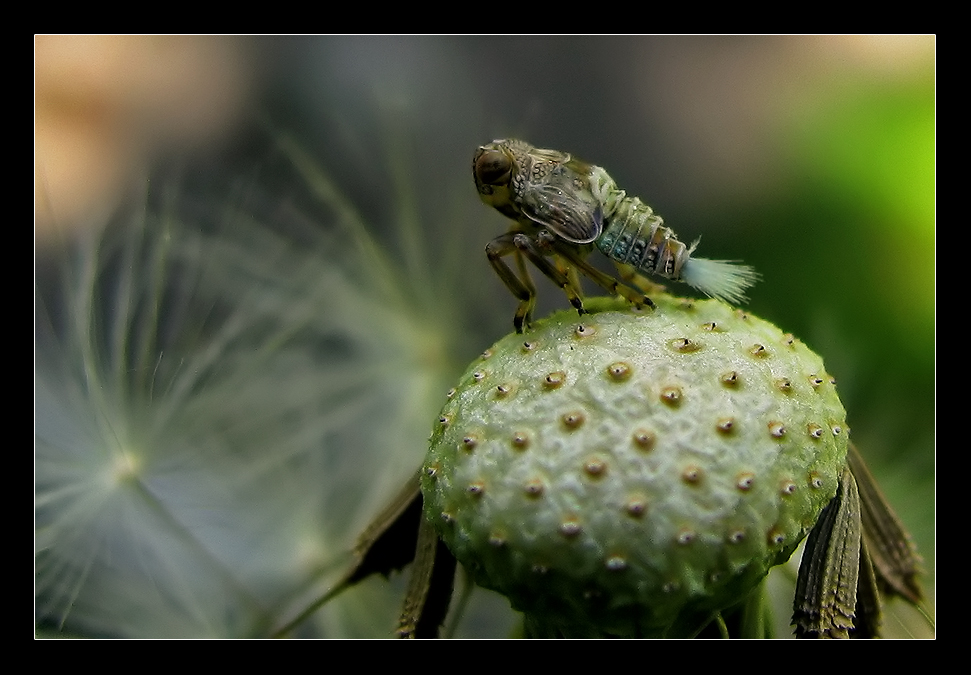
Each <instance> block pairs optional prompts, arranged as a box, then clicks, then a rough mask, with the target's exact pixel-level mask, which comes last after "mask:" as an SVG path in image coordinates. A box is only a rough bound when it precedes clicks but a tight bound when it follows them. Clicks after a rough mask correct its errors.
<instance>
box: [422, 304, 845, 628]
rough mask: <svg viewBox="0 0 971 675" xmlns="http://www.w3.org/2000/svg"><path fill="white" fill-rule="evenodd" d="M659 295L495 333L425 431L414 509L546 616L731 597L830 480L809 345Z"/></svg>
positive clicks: (840, 438)
mask: <svg viewBox="0 0 971 675" xmlns="http://www.w3.org/2000/svg"><path fill="white" fill-rule="evenodd" d="M656 302H657V309H656V310H655V311H652V312H644V313H637V312H634V311H633V310H630V309H628V308H626V306H624V305H622V304H618V303H615V302H613V301H606V300H604V301H597V302H591V301H587V304H588V306H589V307H590V308H591V309H594V310H595V311H594V313H593V314H591V315H589V316H583V317H581V318H579V319H578V317H577V316H576V314H575V313H572V312H567V311H563V312H558V313H556V314H554V315H552V316H551V317H549V318H548V319H547V320H545V321H540V322H537V324H536V326H535V329H534V330H533V331H531V332H530V333H529V334H527V335H526V336H523V335H509V336H507V337H505V338H503V339H502V340H500V341H499V342H497V343H496V344H495V345H494V346H493V347H491V348H490V349H489V350H487V351H486V352H485V353H484V354H483V355H482V357H480V358H479V359H478V360H476V361H475V362H474V363H473V364H472V365H471V366H470V367H469V369H468V371H467V372H466V373H465V375H464V376H463V377H462V379H461V381H460V383H459V385H458V386H457V387H456V388H455V390H454V392H451V396H450V398H449V400H448V401H447V403H446V404H445V407H444V408H443V409H442V413H441V416H440V418H439V420H438V423H437V424H436V426H435V429H434V431H433V433H432V437H431V448H430V450H429V453H428V456H427V458H426V461H425V464H424V471H423V474H422V493H423V496H424V505H425V507H424V508H425V515H426V518H428V519H429V520H431V521H432V522H434V523H435V524H436V527H437V529H438V531H439V533H440V535H441V537H442V538H443V540H444V541H445V542H446V544H447V545H448V546H449V548H450V549H451V551H452V552H453V554H454V555H455V556H456V558H457V559H458V560H459V561H460V562H461V563H462V564H463V565H464V566H465V568H466V569H467V570H468V571H469V572H470V573H471V574H472V575H473V576H474V578H475V580H476V581H477V583H479V584H480V585H482V586H485V587H488V588H492V589H495V590H496V591H498V592H500V593H503V594H504V595H506V596H507V597H508V598H509V599H510V602H511V603H512V605H513V607H515V608H516V609H519V610H522V611H524V612H526V613H527V616H528V617H529V619H530V620H531V621H533V622H534V623H537V622H538V623H539V624H540V625H542V626H543V627H544V630H549V631H553V632H556V633H558V634H563V635H571V634H572V635H604V634H611V635H658V634H664V633H665V631H667V630H669V629H670V628H671V627H672V626H674V625H677V624H678V623H679V622H684V621H689V619H688V618H687V617H693V616H699V613H701V615H703V614H704V613H710V612H712V611H717V610H721V609H724V608H726V607H729V606H731V605H733V604H735V603H737V602H739V601H740V600H742V599H744V597H745V595H746V594H747V593H748V592H749V591H750V590H751V588H752V587H753V586H754V585H756V584H757V583H758V582H759V581H760V580H761V579H762V578H763V577H764V576H765V574H766V573H767V572H768V570H769V568H770V567H772V566H773V565H777V564H779V563H781V562H784V561H785V560H787V559H788V557H789V556H790V555H791V553H792V551H793V550H794V549H795V547H796V545H797V544H798V543H799V542H800V541H801V540H802V538H803V537H804V536H805V535H806V533H807V532H808V531H809V530H810V529H811V528H812V526H813V525H814V523H815V522H816V518H817V517H818V515H819V512H820V511H821V510H822V508H823V507H824V506H825V505H826V504H827V503H828V502H829V500H830V499H831V498H832V497H833V495H834V494H835V492H836V488H837V482H838V479H839V476H840V473H841V472H842V469H843V467H844V465H845V461H846V451H847V442H848V440H847V436H848V429H847V426H846V421H845V411H844V409H843V406H842V404H841V403H840V400H839V398H838V397H837V395H836V391H835V386H834V381H833V379H832V378H831V377H830V376H829V375H828V374H826V372H825V369H824V367H823V363H822V359H820V357H819V356H817V355H816V354H814V353H813V352H812V351H810V350H809V349H808V348H807V347H806V346H805V345H804V344H802V343H801V342H800V341H798V340H796V339H794V338H793V337H792V336H791V335H786V334H783V333H782V331H780V330H779V329H778V328H776V327H775V326H774V325H772V324H770V323H768V322H766V321H762V320H761V319H757V318H756V317H754V316H751V315H749V314H746V313H744V312H740V311H738V310H734V309H732V308H731V307H728V306H727V305H725V304H723V303H721V302H717V301H700V302H699V301H690V302H689V301H683V300H680V299H676V298H671V297H667V296H660V297H658V298H656ZM597 309H599V310H600V311H596V310H597Z"/></svg>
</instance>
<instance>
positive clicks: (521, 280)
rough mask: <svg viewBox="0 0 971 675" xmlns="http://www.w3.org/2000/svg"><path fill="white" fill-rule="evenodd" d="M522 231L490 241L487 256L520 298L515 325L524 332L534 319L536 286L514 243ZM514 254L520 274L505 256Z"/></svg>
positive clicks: (519, 331) (511, 291)
mask: <svg viewBox="0 0 971 675" xmlns="http://www.w3.org/2000/svg"><path fill="white" fill-rule="evenodd" d="M516 236H520V233H514V232H507V233H506V234H503V235H500V236H498V237H496V238H495V239H493V240H492V241H490V242H489V243H488V244H487V245H486V256H487V257H488V258H489V264H490V265H492V269H494V270H495V272H496V274H498V275H499V278H500V279H502V283H504V284H505V285H506V288H508V289H509V292H510V293H512V294H513V295H514V296H516V297H517V298H518V299H519V307H517V308H516V315H515V317H513V326H515V328H516V332H517V333H522V332H523V328H524V327H527V326H529V324H530V323H531V322H532V319H533V305H534V304H535V302H536V287H535V286H534V285H533V280H532V279H531V278H530V276H529V271H528V270H527V269H526V265H525V264H523V258H522V254H521V253H520V249H519V248H518V247H517V246H516V244H515V243H514V241H513V240H514V238H515V237H516ZM509 254H514V255H515V257H516V265H517V267H518V269H519V276H516V273H515V272H513V271H512V269H511V268H510V267H509V265H507V264H506V262H505V261H504V260H503V257H505V256H507V255H509Z"/></svg>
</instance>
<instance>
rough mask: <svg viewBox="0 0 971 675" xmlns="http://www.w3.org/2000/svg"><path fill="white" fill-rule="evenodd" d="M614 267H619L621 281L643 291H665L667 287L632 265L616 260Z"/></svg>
mask: <svg viewBox="0 0 971 675" xmlns="http://www.w3.org/2000/svg"><path fill="white" fill-rule="evenodd" d="M614 267H616V268H617V274H618V275H619V276H620V279H621V281H623V282H624V283H625V284H627V285H628V286H631V287H633V288H636V289H638V290H639V291H641V292H642V293H646V294H652V293H663V292H664V291H665V289H666V287H665V286H664V285H663V284H659V283H656V282H654V281H651V280H650V279H648V278H647V277H645V276H644V275H643V274H641V273H640V272H638V271H637V269H635V268H634V267H633V266H632V265H628V264H626V263H621V262H617V261H616V260H615V261H614Z"/></svg>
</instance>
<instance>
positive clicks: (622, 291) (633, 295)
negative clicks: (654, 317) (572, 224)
mask: <svg viewBox="0 0 971 675" xmlns="http://www.w3.org/2000/svg"><path fill="white" fill-rule="evenodd" d="M550 245H551V246H552V247H553V249H554V250H555V251H556V253H557V254H558V255H560V256H563V257H564V258H565V259H566V260H567V262H569V263H570V264H571V265H573V266H574V267H576V268H577V269H578V270H580V272H582V273H583V274H584V275H585V276H587V277H588V278H589V279H591V280H592V281H593V282H594V283H595V284H597V285H598V286H600V287H601V288H603V289H604V290H605V291H607V292H608V293H610V294H611V295H619V296H621V297H623V298H624V299H625V300H627V301H628V302H629V303H631V304H632V305H634V306H635V307H638V308H640V307H653V306H654V303H653V302H652V301H651V299H650V298H649V297H647V296H646V295H643V294H641V293H638V292H637V291H635V290H634V289H633V288H630V287H629V286H625V285H624V284H622V283H620V282H619V281H617V280H616V279H614V278H613V277H612V276H610V275H609V274H605V273H604V272H601V271H600V270H598V269H597V268H596V267H594V266H593V265H591V264H590V263H588V262H587V261H585V260H583V259H582V258H581V257H580V256H578V255H577V254H576V252H575V251H573V250H572V249H571V248H570V247H569V245H564V244H563V243H561V242H560V241H553V242H551V244H550Z"/></svg>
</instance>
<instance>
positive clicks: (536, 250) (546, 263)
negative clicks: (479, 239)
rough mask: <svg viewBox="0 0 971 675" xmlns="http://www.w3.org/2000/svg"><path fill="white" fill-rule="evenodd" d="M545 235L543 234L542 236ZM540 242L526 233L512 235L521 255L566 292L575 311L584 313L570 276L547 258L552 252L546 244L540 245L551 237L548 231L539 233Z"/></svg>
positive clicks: (580, 299) (581, 301)
mask: <svg viewBox="0 0 971 675" xmlns="http://www.w3.org/2000/svg"><path fill="white" fill-rule="evenodd" d="M544 235H545V236H544ZM539 236H540V242H537V240H536V239H533V238H532V237H530V236H529V235H527V234H523V233H519V234H517V235H516V236H514V237H513V243H514V244H515V245H516V248H517V249H519V250H520V251H522V253H523V255H525V256H526V257H527V258H529V261H530V262H531V263H533V264H534V265H536V267H538V268H539V271H540V272H542V273H543V274H545V275H546V276H547V277H549V279H550V281H552V282H553V283H554V284H556V285H557V286H559V287H560V288H562V289H563V292H564V293H566V297H567V298H568V299H569V300H570V304H571V305H573V306H574V307H575V308H576V310H577V312H579V313H580V314H584V313H586V310H585V309H584V308H583V299H582V298H581V297H580V291H579V289H578V288H577V286H576V285H575V284H574V283H573V282H572V281H570V277H569V276H568V275H567V274H566V273H564V272H563V271H561V270H560V269H558V268H557V266H556V265H554V264H553V263H551V262H550V260H549V258H547V257H546V256H547V255H548V254H549V253H550V252H552V251H547V250H544V249H548V248H549V247H548V246H543V247H541V246H540V243H543V244H546V243H547V242H548V241H549V240H552V239H553V237H552V235H550V234H549V233H548V232H545V230H544V231H543V232H541V233H540V235H539Z"/></svg>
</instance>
